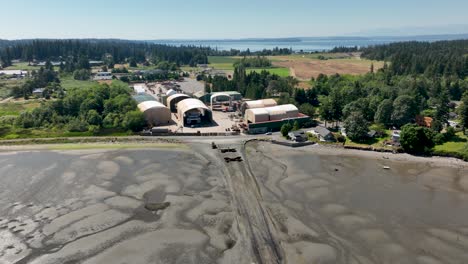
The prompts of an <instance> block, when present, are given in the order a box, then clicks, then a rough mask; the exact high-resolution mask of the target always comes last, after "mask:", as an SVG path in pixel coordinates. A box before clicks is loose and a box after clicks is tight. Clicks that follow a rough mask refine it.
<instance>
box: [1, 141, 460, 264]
mask: <svg viewBox="0 0 468 264" xmlns="http://www.w3.org/2000/svg"><path fill="white" fill-rule="evenodd" d="M220 142H222V141H221V140H220ZM224 143H225V144H226V145H225V146H223V145H220V147H228V146H229V147H233V148H235V149H236V152H235V153H224V154H223V153H221V152H220V151H219V150H212V149H211V145H210V144H209V143H200V142H199V143H193V142H192V143H190V144H187V145H185V146H182V145H181V146H171V148H170V149H169V148H155V149H149V148H145V149H99V150H94V149H88V148H83V149H74V150H69V149H67V148H63V150H61V149H60V148H58V149H56V150H47V149H40V150H34V151H24V148H21V149H20V150H21V151H17V152H3V153H0V212H1V214H0V215H1V217H0V263H247V264H251V263H268V264H270V263H421V264H432V263H467V262H468V253H467V252H468V166H467V165H466V163H463V162H459V161H456V160H450V159H437V158H431V159H423V158H413V157H411V156H405V155H391V154H390V155H386V154H379V153H371V152H369V153H368V152H354V151H336V150H333V149H320V148H314V147H305V148H301V149H291V148H286V147H282V146H277V145H272V144H269V143H258V142H252V143H248V144H247V145H246V146H245V147H244V144H243V142H242V141H238V142H234V143H233V142H230V143H226V141H224ZM337 153H339V154H337ZM236 156H241V157H242V159H243V161H241V162H229V163H226V162H225V161H224V157H236ZM384 156H385V158H384ZM387 156H388V157H387ZM383 166H389V167H390V170H384V169H383Z"/></svg>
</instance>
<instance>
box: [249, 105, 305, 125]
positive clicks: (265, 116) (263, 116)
mask: <svg viewBox="0 0 468 264" xmlns="http://www.w3.org/2000/svg"><path fill="white" fill-rule="evenodd" d="M298 116H299V109H297V107H296V106H295V105H292V104H287V105H278V106H272V107H264V108H253V109H247V110H246V111H245V115H244V118H245V121H246V122H247V123H262V122H269V121H279V120H283V119H287V118H296V117H298Z"/></svg>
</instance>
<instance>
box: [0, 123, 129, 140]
mask: <svg viewBox="0 0 468 264" xmlns="http://www.w3.org/2000/svg"><path fill="white" fill-rule="evenodd" d="M132 135H134V134H133V133H131V132H128V131H123V130H120V129H101V130H100V131H99V133H98V134H93V133H92V132H89V131H86V132H69V131H67V130H65V129H55V128H53V129H50V128H28V129H24V128H15V127H9V126H5V127H0V140H1V139H25V138H64V137H121V136H132Z"/></svg>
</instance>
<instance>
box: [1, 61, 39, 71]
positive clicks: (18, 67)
mask: <svg viewBox="0 0 468 264" xmlns="http://www.w3.org/2000/svg"><path fill="white" fill-rule="evenodd" d="M39 68H40V67H38V66H30V65H29V63H28V62H19V63H14V64H13V65H11V66H9V67H7V68H6V69H5V70H25V71H32V70H39Z"/></svg>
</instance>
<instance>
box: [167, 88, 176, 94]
mask: <svg viewBox="0 0 468 264" xmlns="http://www.w3.org/2000/svg"><path fill="white" fill-rule="evenodd" d="M176 93H177V92H176V91H174V90H173V89H169V90H168V91H167V92H166V96H171V95H174V94H176Z"/></svg>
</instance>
